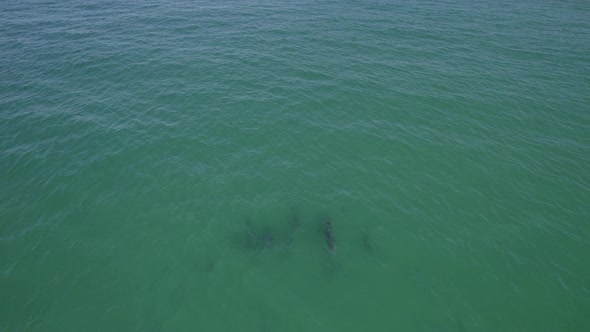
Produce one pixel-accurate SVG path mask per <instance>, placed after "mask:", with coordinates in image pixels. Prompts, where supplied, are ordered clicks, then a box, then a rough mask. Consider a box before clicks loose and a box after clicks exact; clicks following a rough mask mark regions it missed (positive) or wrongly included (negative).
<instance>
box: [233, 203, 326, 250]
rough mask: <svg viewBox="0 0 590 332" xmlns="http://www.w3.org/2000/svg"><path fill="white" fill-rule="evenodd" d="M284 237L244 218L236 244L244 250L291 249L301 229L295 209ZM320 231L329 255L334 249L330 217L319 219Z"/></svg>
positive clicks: (298, 215)
mask: <svg viewBox="0 0 590 332" xmlns="http://www.w3.org/2000/svg"><path fill="white" fill-rule="evenodd" d="M283 227H286V229H285V233H286V236H285V237H279V236H278V232H276V231H275V230H273V229H271V227H269V226H261V225H257V224H255V223H254V222H252V220H251V219H250V217H246V218H245V220H244V224H243V231H242V232H240V234H238V236H237V238H236V240H237V242H238V244H239V245H240V246H241V247H242V248H243V249H246V250H253V251H262V250H267V249H273V248H276V247H282V248H287V249H289V248H291V247H292V246H293V245H294V242H295V236H296V234H297V232H298V231H299V229H300V228H301V227H302V222H301V215H300V213H299V210H298V209H296V208H293V209H291V214H290V216H289V218H288V222H287V223H286V225H283ZM321 230H322V235H323V238H324V241H325V247H326V248H327V249H328V251H329V252H330V253H334V250H335V248H336V245H335V236H334V222H333V220H332V218H331V217H330V216H327V217H324V218H322V219H321Z"/></svg>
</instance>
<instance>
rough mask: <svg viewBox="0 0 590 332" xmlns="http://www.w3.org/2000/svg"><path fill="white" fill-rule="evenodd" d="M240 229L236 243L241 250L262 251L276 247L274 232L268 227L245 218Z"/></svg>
mask: <svg viewBox="0 0 590 332" xmlns="http://www.w3.org/2000/svg"><path fill="white" fill-rule="evenodd" d="M241 228H242V229H241V230H240V232H239V234H238V235H237V236H236V242H237V243H238V245H239V246H240V248H242V249H243V250H246V251H262V250H268V249H272V248H274V247H275V246H276V242H277V241H276V239H277V235H276V232H275V231H273V229H272V228H270V227H269V226H267V225H258V224H256V223H254V222H253V221H252V220H251V219H250V218H249V217H246V218H245V219H244V223H243V225H242V227H241Z"/></svg>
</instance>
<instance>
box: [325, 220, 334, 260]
mask: <svg viewBox="0 0 590 332" xmlns="http://www.w3.org/2000/svg"><path fill="white" fill-rule="evenodd" d="M324 236H325V237H326V242H327V243H328V249H329V250H330V252H331V253H333V252H334V230H333V228H332V218H330V217H328V219H327V220H326V222H325V223H324Z"/></svg>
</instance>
